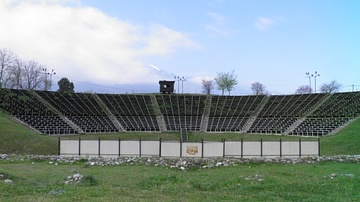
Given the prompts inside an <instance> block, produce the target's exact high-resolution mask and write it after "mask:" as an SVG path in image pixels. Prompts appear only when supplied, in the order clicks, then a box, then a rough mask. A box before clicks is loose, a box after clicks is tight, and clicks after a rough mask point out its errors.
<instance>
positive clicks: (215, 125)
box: [207, 95, 264, 131]
mask: <svg viewBox="0 0 360 202" xmlns="http://www.w3.org/2000/svg"><path fill="white" fill-rule="evenodd" d="M263 98H264V96H263V95H259V96H213V97H212V101H211V106H210V115H209V122H208V127H207V130H208V131H242V130H243V127H244V125H245V123H246V122H247V120H248V119H249V118H250V116H251V115H252V114H253V113H254V112H255V110H256V109H257V107H258V106H259V104H260V103H261V101H262V99H263Z"/></svg>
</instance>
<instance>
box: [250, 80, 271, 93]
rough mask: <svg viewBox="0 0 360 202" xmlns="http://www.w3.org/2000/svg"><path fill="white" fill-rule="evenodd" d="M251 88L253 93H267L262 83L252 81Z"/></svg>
mask: <svg viewBox="0 0 360 202" xmlns="http://www.w3.org/2000/svg"><path fill="white" fill-rule="evenodd" d="M251 90H252V91H253V92H254V94H255V95H266V94H267V92H266V90H265V86H264V84H262V83H260V82H255V83H252V84H251Z"/></svg>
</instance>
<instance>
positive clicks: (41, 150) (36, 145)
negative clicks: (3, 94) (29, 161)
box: [0, 110, 58, 154]
mask: <svg viewBox="0 0 360 202" xmlns="http://www.w3.org/2000/svg"><path fill="white" fill-rule="evenodd" d="M57 144H58V143H57V138H56V137H50V136H46V135H39V134H38V133H35V132H34V131H32V130H30V129H28V128H27V127H25V126H23V125H20V124H18V123H15V122H14V121H12V120H11V119H10V118H9V117H8V116H6V115H5V114H3V113H2V112H1V110H0V154H57Z"/></svg>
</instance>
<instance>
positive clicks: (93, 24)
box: [0, 0, 198, 84]
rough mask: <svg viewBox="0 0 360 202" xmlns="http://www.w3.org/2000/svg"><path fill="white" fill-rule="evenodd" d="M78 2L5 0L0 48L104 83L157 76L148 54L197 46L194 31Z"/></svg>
mask: <svg viewBox="0 0 360 202" xmlns="http://www.w3.org/2000/svg"><path fill="white" fill-rule="evenodd" d="M76 2H78V1H75V0H74V1H71V0H52V1H44V0H27V1H17V0H6V1H2V2H0V24H1V30H2V31H0V44H1V46H2V47H0V48H9V49H11V50H13V51H14V52H15V53H17V54H18V55H19V56H20V57H21V58H23V59H35V60H37V61H38V62H40V63H42V64H45V65H47V66H48V67H49V68H50V69H55V71H56V72H57V75H59V76H61V77H62V76H64V77H68V78H69V79H70V80H71V79H74V80H77V81H92V82H97V83H102V84H125V83H139V82H142V83H147V82H153V81H157V80H158V76H157V75H156V74H153V72H152V70H151V68H149V67H148V63H147V61H146V58H149V57H153V56H164V55H170V54H172V53H174V52H176V51H177V50H178V49H179V48H182V47H185V48H198V46H197V44H196V43H195V42H193V41H192V40H191V39H190V38H189V36H187V35H185V34H183V33H181V32H178V31H175V30H172V29H170V28H168V27H165V26H163V25H159V24H151V25H139V24H133V23H129V22H125V21H121V20H118V19H115V18H112V17H110V16H108V15H106V14H105V13H103V12H101V11H100V10H97V9H95V8H91V7H82V6H76ZM72 3H74V4H73V5H75V6H66V5H71V4H72ZM65 4H66V5H65Z"/></svg>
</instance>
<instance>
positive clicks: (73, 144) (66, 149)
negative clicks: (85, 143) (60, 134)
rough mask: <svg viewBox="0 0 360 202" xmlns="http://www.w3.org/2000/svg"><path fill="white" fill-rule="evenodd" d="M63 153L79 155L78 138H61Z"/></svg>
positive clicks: (61, 150)
mask: <svg viewBox="0 0 360 202" xmlns="http://www.w3.org/2000/svg"><path fill="white" fill-rule="evenodd" d="M60 154H61V155H76V156H77V155H79V141H78V140H61V142H60Z"/></svg>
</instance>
